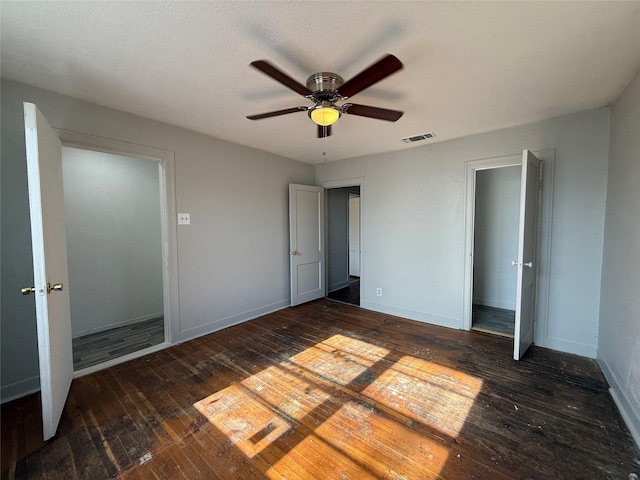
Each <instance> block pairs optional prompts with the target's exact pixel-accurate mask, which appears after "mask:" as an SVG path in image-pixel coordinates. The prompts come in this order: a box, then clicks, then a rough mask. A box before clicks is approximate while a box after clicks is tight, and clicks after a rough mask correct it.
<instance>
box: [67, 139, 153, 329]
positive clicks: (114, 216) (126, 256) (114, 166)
mask: <svg viewBox="0 0 640 480" xmlns="http://www.w3.org/2000/svg"><path fill="white" fill-rule="evenodd" d="M62 165H63V173H64V201H65V205H64V206H65V220H66V232H67V253H68V258H69V283H70V284H71V285H73V288H70V289H69V295H70V298H71V326H72V331H73V335H74V337H76V336H79V335H84V334H87V333H91V332H96V331H100V330H104V329H106V328H109V327H116V326H118V325H123V324H128V323H133V322H135V321H141V320H146V319H149V318H154V317H158V316H160V315H162V313H163V305H162V239H161V223H160V180H159V171H158V163H157V162H156V161H154V160H147V159H143V158H133V157H125V156H122V155H113V154H109V153H102V152H95V151H91V150H81V149H78V148H70V147H63V148H62Z"/></svg>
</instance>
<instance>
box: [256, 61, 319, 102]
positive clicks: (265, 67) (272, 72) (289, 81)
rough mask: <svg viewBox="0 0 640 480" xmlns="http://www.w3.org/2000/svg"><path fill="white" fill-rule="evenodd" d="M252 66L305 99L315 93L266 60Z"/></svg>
mask: <svg viewBox="0 0 640 480" xmlns="http://www.w3.org/2000/svg"><path fill="white" fill-rule="evenodd" d="M251 66H252V67H254V68H257V69H258V70H260V71H261V72H262V73H264V74H265V75H269V76H270V77H271V78H273V79H274V80H275V81H276V82H280V83H281V84H283V85H284V86H285V87H289V88H290V89H291V90H293V91H294V92H296V93H299V94H300V95H302V96H303V97H306V96H307V95H311V94H312V93H313V92H312V91H311V90H309V89H308V88H307V87H305V86H304V85H302V84H301V83H298V82H296V81H295V80H294V79H293V78H291V77H290V76H289V75H287V74H286V73H284V72H282V71H281V70H279V69H277V68H276V67H274V66H273V65H271V64H270V63H269V62H267V61H266V60H256V61H255V62H251Z"/></svg>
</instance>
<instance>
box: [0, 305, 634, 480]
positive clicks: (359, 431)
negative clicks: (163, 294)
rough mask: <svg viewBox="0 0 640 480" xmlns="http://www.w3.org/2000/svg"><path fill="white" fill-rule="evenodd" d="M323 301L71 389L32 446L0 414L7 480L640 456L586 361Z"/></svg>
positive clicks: (441, 472)
mask: <svg viewBox="0 0 640 480" xmlns="http://www.w3.org/2000/svg"><path fill="white" fill-rule="evenodd" d="M511 350H512V342H511V340H509V339H507V338H501V337H497V336H494V335H487V334H482V333H476V332H461V331H456V330H451V329H445V328H440V327H434V326H430V325H426V324H423V323H420V322H412V321H409V320H405V319H401V318H398V317H393V316H391V315H385V314H380V313H375V312H369V311H366V310H362V309H360V308H357V307H353V306H349V305H345V304H342V303H338V302H333V301H329V300H320V301H316V302H311V303H310V304H305V305H301V306H298V307H293V308H288V309H284V310H281V311H278V312H275V313H273V314H270V315H266V316H264V317H260V318H257V319H255V320H253V321H250V322H245V323H244V324H241V325H237V326H235V327H231V328H227V329H225V330H222V331H220V332H217V333H215V334H211V335H207V336H204V337H200V338H198V339H196V340H193V341H190V342H186V343H184V344H181V345H178V346H175V347H171V348H169V349H165V350H162V351H158V352H155V353H153V354H150V355H148V356H146V357H142V358H140V359H137V360H133V361H131V362H127V363H125V364H121V365H117V366H115V367H112V368H110V369H107V370H103V371H100V372H96V373H94V374H91V375H88V376H85V377H82V378H78V379H76V380H74V381H73V384H72V387H71V392H70V396H69V400H68V402H67V405H66V406H65V410H64V412H63V416H62V419H61V424H60V427H59V431H58V433H57V435H56V437H54V439H52V440H50V441H49V442H42V440H41V436H42V429H41V423H40V422H41V416H40V412H39V408H40V405H39V398H38V396H37V395H34V396H29V397H25V398H24V399H20V400H18V401H16V402H10V403H9V404H5V405H3V406H2V479H5V478H6V479H14V478H17V479H31V478H65V479H67V478H69V479H76V478H78V479H85V478H96V479H101V478H116V477H117V478H123V479H132V480H133V479H180V478H187V479H199V478H202V479H213V480H226V479H247V480H257V479H265V478H268V479H286V480H295V479H300V480H306V479H313V480H320V479H322V480H324V479H341V480H348V479H351V480H356V479H357V480H361V479H369V478H371V479H378V478H379V479H393V480H398V479H436V478H437V479H442V480H447V479H456V480H458V479H491V480H500V479H503V480H509V479H520V478H532V479H533V478H535V479H582V478H590V479H591V478H593V479H600V478H601V479H613V478H622V479H626V478H628V476H629V474H630V473H633V472H635V473H638V472H639V471H640V467H638V465H639V458H640V455H639V454H638V451H637V447H636V446H635V445H634V444H633V441H632V439H631V436H630V434H629V432H628V431H627V430H626V428H625V427H624V425H623V423H622V421H621V419H620V416H619V415H618V413H617V411H616V409H615V406H614V404H613V402H612V400H611V398H610V396H609V393H608V385H607V384H606V381H605V380H604V377H603V375H602V372H600V370H599V368H598V366H597V363H596V362H595V361H593V360H589V359H585V358H580V357H576V356H573V355H567V354H561V353H558V352H552V351H549V350H545V349H540V348H537V347H533V348H532V350H531V352H529V353H528V354H527V356H525V358H524V359H523V360H522V361H521V362H515V361H514V360H512V359H511Z"/></svg>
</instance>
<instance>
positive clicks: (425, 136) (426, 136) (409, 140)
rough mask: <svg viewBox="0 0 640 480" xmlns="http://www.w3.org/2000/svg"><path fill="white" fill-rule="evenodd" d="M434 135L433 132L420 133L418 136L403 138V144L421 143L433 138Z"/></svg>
mask: <svg viewBox="0 0 640 480" xmlns="http://www.w3.org/2000/svg"><path fill="white" fill-rule="evenodd" d="M435 136H436V134H435V133H433V132H428V133H421V134H420V135H412V136H410V137H405V138H403V139H402V141H403V142H404V143H413V142H421V141H422V140H427V139H429V138H433V137H435Z"/></svg>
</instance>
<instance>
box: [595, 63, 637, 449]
mask: <svg viewBox="0 0 640 480" xmlns="http://www.w3.org/2000/svg"><path fill="white" fill-rule="evenodd" d="M609 151H610V157H609V184H608V188H607V209H606V222H605V230H604V255H603V261H602V296H601V300H600V336H599V342H598V359H599V362H600V365H601V366H602V370H603V371H604V373H605V375H606V377H607V380H608V381H609V384H610V385H611V388H612V390H611V392H612V394H613V396H614V399H615V400H616V403H617V404H618V406H619V407H620V411H621V412H622V414H623V417H624V419H625V421H626V423H627V425H628V426H629V429H630V430H631V432H632V434H633V435H634V438H635V440H636V443H637V444H638V445H640V72H639V73H637V74H636V76H635V78H634V79H633V80H632V81H631V83H630V84H629V85H628V86H627V88H626V89H625V91H624V92H623V93H622V95H621V96H620V97H619V98H618V100H617V101H616V102H615V103H614V104H613V106H612V108H611V145H610V150H609Z"/></svg>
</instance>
